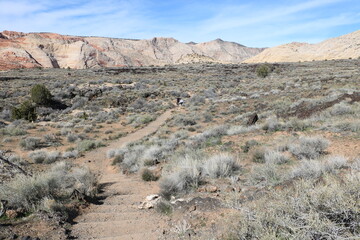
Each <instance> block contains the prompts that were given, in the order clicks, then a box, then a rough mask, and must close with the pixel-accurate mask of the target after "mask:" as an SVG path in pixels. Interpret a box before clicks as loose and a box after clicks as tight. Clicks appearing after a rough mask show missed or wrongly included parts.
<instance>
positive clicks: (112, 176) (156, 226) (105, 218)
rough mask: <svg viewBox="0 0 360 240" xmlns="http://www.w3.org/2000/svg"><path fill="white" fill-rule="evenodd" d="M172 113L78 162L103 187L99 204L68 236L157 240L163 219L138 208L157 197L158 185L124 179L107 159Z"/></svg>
mask: <svg viewBox="0 0 360 240" xmlns="http://www.w3.org/2000/svg"><path fill="white" fill-rule="evenodd" d="M170 116H171V110H168V111H166V112H165V113H163V114H162V115H160V116H159V117H158V118H157V119H156V120H155V121H153V122H151V123H150V124H149V125H148V126H146V127H144V128H142V129H140V130H138V131H136V132H134V133H131V134H129V135H127V136H125V137H123V138H120V139H118V140H116V141H114V142H112V143H111V144H109V146H107V147H104V148H100V149H96V150H94V151H91V152H88V153H86V155H85V156H84V157H83V158H81V159H79V164H82V165H83V164H84V165H86V166H88V167H89V168H90V169H92V170H94V171H99V173H100V184H101V185H102V186H103V187H104V188H103V191H104V192H103V193H101V196H100V197H103V198H105V199H104V200H103V201H102V202H101V203H100V204H91V205H90V207H89V208H88V209H86V210H85V212H84V214H82V215H80V216H79V217H77V218H76V219H75V220H74V221H75V222H76V224H75V225H74V226H73V229H72V233H71V235H72V236H73V237H74V238H76V239H109V240H110V239H111V240H115V239H116V240H120V239H121V240H126V239H136V240H137V239H138V240H140V239H141V240H143V239H158V238H159V237H160V236H161V234H162V231H163V229H164V226H166V218H165V217H163V216H161V215H159V214H157V213H154V211H148V210H139V209H138V205H139V203H140V202H141V201H143V200H144V198H145V197H146V196H147V195H150V194H154V193H158V190H159V189H158V184H157V183H153V182H144V181H143V180H141V178H140V177H139V176H138V175H130V176H127V175H124V174H122V173H120V171H119V169H117V168H116V167H113V166H111V161H110V159H107V158H106V153H107V151H108V150H109V149H113V148H120V147H122V146H124V145H126V144H127V143H130V142H134V141H137V140H140V139H141V138H143V137H146V136H147V135H149V134H152V133H154V132H155V131H156V130H157V129H158V128H159V127H160V126H161V125H163V124H164V123H165V121H166V120H167V119H168V118H170Z"/></svg>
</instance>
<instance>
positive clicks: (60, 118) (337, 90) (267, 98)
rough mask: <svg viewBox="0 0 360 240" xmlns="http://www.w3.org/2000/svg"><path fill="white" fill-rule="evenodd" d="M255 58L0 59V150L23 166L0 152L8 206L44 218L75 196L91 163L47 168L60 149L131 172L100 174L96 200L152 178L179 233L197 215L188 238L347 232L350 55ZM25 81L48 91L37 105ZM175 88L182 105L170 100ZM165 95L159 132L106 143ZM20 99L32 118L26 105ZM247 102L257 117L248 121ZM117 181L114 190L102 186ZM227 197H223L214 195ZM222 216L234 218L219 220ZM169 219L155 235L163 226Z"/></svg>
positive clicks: (353, 147)
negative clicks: (4, 63) (114, 64)
mask: <svg viewBox="0 0 360 240" xmlns="http://www.w3.org/2000/svg"><path fill="white" fill-rule="evenodd" d="M263 65H265V66H266V67H267V69H268V72H267V76H257V67H258V68H260V66H262V65H257V64H239V65H237V64H226V65H220V64H215V63H211V64H210V63H209V64H179V65H175V66H161V67H132V68H127V67H122V68H111V69H110V68H109V69H108V68H104V69H83V70H75V69H71V70H66V69H55V70H54V69H42V70H41V72H40V70H37V69H33V70H26V69H24V70H21V71H19V70H11V71H9V72H0V75H1V76H0V77H4V79H6V78H9V77H10V78H9V79H10V80H6V81H2V85H1V86H0V102H1V104H0V105H1V106H0V148H1V152H0V154H3V153H4V154H5V155H7V156H8V157H7V158H6V159H7V160H8V161H9V162H10V163H13V164H16V165H17V166H18V167H20V168H21V169H23V170H24V171H25V172H28V173H29V174H32V175H33V177H30V176H27V177H25V176H24V177H21V176H22V174H21V173H20V170H17V171H14V170H12V169H11V168H10V167H8V165H6V164H3V162H0V164H1V166H4V167H3V168H0V181H1V182H2V185H1V189H2V190H1V191H3V192H4V193H6V195H4V196H6V199H10V200H11V202H12V203H11V205H9V208H10V209H11V210H15V211H17V210H18V209H24V208H25V207H24V206H25V205H26V212H27V213H26V214H28V213H29V212H37V213H41V214H44V215H43V216H44V219H46V216H45V215H46V214H49V215H53V214H55V215H56V214H60V215H62V216H64V215H65V214H66V212H67V211H68V210H67V209H68V207H69V206H70V207H71V206H73V204H75V205H76V206H78V205H77V204H80V203H82V202H83V201H84V198H82V197H83V196H85V195H84V194H83V193H81V194H79V193H78V192H77V191H78V190H79V189H82V187H81V186H83V185H82V182H85V185H88V184H87V183H86V182H87V181H88V180H89V181H90V182H91V181H92V180H91V179H92V176H93V175H92V174H90V175H87V177H85V176H84V177H78V173H75V172H76V171H80V170H74V169H79V167H76V166H71V167H69V168H68V167H61V169H62V170H59V171H58V170H51V169H52V168H53V167H55V166H58V164H60V161H61V160H62V159H64V160H65V161H67V162H73V161H74V159H75V158H78V157H79V156H85V158H84V159H85V161H83V159H79V162H82V163H83V164H84V165H89V166H90V167H93V168H94V169H95V170H96V171H98V170H101V169H102V168H103V167H104V166H103V165H101V164H99V163H98V161H100V162H101V161H109V162H111V163H112V164H113V166H112V168H114V169H119V171H122V172H123V173H126V175H129V176H124V177H129V178H131V182H127V184H126V185H124V184H113V185H109V186H108V185H106V186H105V188H104V189H103V190H104V191H105V193H104V196H105V195H106V196H109V197H108V198H107V199H104V200H103V199H102V198H99V200H98V201H99V203H101V202H104V206H105V207H108V206H107V204H108V203H110V204H112V202H116V203H118V202H119V201H118V200H119V199H120V198H121V199H125V198H126V197H127V191H129V190H131V191H133V190H134V191H137V189H136V187H137V186H136V187H134V186H135V185H136V184H139V185H143V186H141V189H143V188H142V187H145V186H146V187H147V186H156V185H159V186H160V195H161V196H162V197H163V198H162V199H161V200H160V201H159V202H158V203H157V204H156V206H155V208H156V210H157V211H159V212H161V213H163V214H167V215H168V214H171V213H172V212H173V213H174V214H173V215H172V216H171V219H170V220H169V223H170V224H171V225H173V226H175V225H176V224H174V222H173V221H177V220H180V219H181V218H186V221H187V223H189V224H182V225H181V224H179V228H183V229H182V230H179V229H178V230H176V231H178V232H181V234H182V233H183V232H186V234H185V235H186V237H188V234H193V233H192V232H191V231H192V230H189V226H195V227H194V233H196V236H195V235H191V236H189V238H190V237H191V238H199V239H211V238H214V239H222V237H223V236H225V235H226V234H227V233H231V234H232V235H231V236H229V239H252V238H258V239H337V238H339V239H340V238H344V239H345V238H356V237H357V235H359V233H358V232H356V231H358V229H359V226H358V224H357V223H358V222H359V220H358V215H359V214H358V210H357V209H356V206H357V205H356V203H357V202H358V199H357V195H356V194H354V193H356V191H355V189H356V187H357V185H356V184H357V182H356V181H355V180H354V179H352V180H348V177H350V176H357V175H358V171H359V169H360V161H359V159H358V155H359V154H360V152H359V151H360V150H359V148H357V146H358V145H359V133H360V122H359V116H360V104H359V101H360V98H359V96H360V95H359V92H360V88H359V85H358V82H359V80H360V74H359V72H358V60H336V61H327V62H325V61H323V62H321V61H316V62H301V63H300V64H299V63H279V64H278V63H274V64H263ZM68 73H70V74H71V75H68ZM40 75H41V77H39V76H40ZM64 76H65V77H64ZM32 79H36V82H35V81H33V80H32ZM269 79H271V81H269ZM35 84H41V85H43V86H46V87H45V88H42V89H43V90H41V91H39V92H43V93H45V94H43V95H42V94H39V96H41V95H42V96H45V97H40V98H41V99H45V101H40V102H38V103H37V104H35V103H34V101H33V102H31V101H29V99H32V97H31V96H29V91H28V89H29V88H31V87H33V86H35ZM44 89H47V91H46V90H44ZM50 92H51V94H50ZM30 95H31V94H30ZM178 97H181V98H182V99H184V100H185V104H184V105H182V106H176V98H178ZM46 99H47V100H46ZM22 103H24V106H25V105H26V108H24V109H27V110H26V111H23V112H24V113H21V114H19V116H20V117H19V119H11V109H12V108H13V107H14V106H15V107H16V109H21V106H22ZM35 107H36V108H35ZM170 108H171V109H172V111H171V117H170V118H169V119H168V121H166V122H165V123H163V125H162V126H161V127H160V128H159V130H158V131H157V132H155V133H153V134H151V135H149V136H147V137H145V138H143V139H141V140H138V141H136V142H133V143H130V144H128V145H127V146H125V147H123V145H122V144H123V143H124V141H127V140H128V138H124V139H121V140H120V141H119V145H115V144H113V142H114V141H116V139H119V138H121V137H123V136H125V135H127V134H132V133H134V132H136V133H135V135H134V136H137V135H136V134H137V131H139V132H141V131H142V130H141V128H143V127H145V126H146V125H147V124H149V123H150V122H151V121H153V120H155V119H156V118H157V117H158V116H159V115H160V114H161V113H162V112H163V111H164V110H166V109H170ZM28 109H30V110H31V111H28ZM19 112H21V111H20V110H19V111H18V113H19ZM29 112H30V116H31V115H32V113H35V114H36V117H30V118H28V117H27V116H28V115H29ZM254 114H257V115H258V120H257V122H256V123H255V124H254V125H251V124H252V123H251V119H250V116H251V115H254ZM131 138H132V137H129V139H131ZM135 138H136V139H137V137H135ZM330 142H331V144H330ZM103 144H106V145H108V146H114V147H112V148H114V149H112V150H109V151H108V152H107V158H108V159H107V160H105V158H104V159H102V158H100V159H99V160H96V161H92V159H90V158H91V157H88V156H91V155H92V153H93V152H92V151H100V152H101V153H103V151H104V150H105V149H106V150H107V148H101V149H96V148H98V147H100V146H102V145H103ZM116 146H118V148H117V147H116ZM332 154H336V156H334V155H332ZM103 156H105V154H103ZM341 156H346V158H345V157H341ZM87 160H89V161H87ZM90 160H91V161H90ZM61 164H63V163H61ZM67 164H68V163H67ZM67 164H65V165H67ZM105 165H106V167H107V166H108V165H107V164H105ZM9 166H10V165H9ZM99 166H101V169H97V168H98V167H99ZM64 169H66V170H64ZM50 172H51V174H50ZM48 174H49V175H48ZM119 174H120V173H119ZM80 175H81V174H80ZM85 175H86V174H85ZM51 176H56V177H51ZM122 177H123V176H121V178H122ZM22 178H24V179H26V180H21V181H20V180H18V179H22ZM157 178H159V181H158V182H143V180H144V181H155V180H157ZM59 179H61V181H62V182H60V180H59ZM69 179H70V180H69ZM74 179H75V180H74ZM77 179H78V180H79V181H80V182H76V181H78V180H77ZM142 179H143V180H142ZM13 181H17V183H16V184H15V183H13ZM347 181H349V182H347ZM74 182H76V183H74ZM134 182H135V183H136V184H135V185H134ZM12 184H13V185H12ZM349 184H354V186H350V185H349ZM90 185H91V184H90ZM5 186H6V190H5V188H4V187H5ZM8 186H13V188H11V189H10V187H8ZM53 186H54V187H53ZM117 186H121V190H119V192H120V194H119V195H108V194H109V192H106V191H108V189H112V188H114V187H117ZM349 186H350V187H349ZM130 188H131V189H130ZM347 188H348V189H347ZM350 188H351V189H352V190H351V189H350ZM30 189H32V190H30ZM74 189H75V190H76V191H75V190H74ZM154 189H155V188H154ZM151 190H152V188H151ZM79 191H80V190H79ZM81 191H82V190H81ZM81 191H80V192H81ZM122 191H124V192H122ZM351 191H353V192H351ZM3 192H1V193H0V194H1V196H3V195H2V193H3ZM74 192H75V193H74ZM114 192H115V191H114ZM14 193H17V194H18V195H16V194H14ZM72 193H74V194H72ZM123 193H124V194H125V195H124V194H123ZM152 193H156V191H155V192H152ZM330 193H331V194H330ZM338 193H339V194H338ZM350 193H353V194H352V195H351V196H350ZM26 194H28V195H29V199H27V198H26V197H24V196H26ZM71 194H72V197H71V199H70V198H69V195H71ZM88 195H92V194H88ZM17 196H20V197H19V200H14V199H17V198H18V197H17ZM331 196H332V198H331ZM1 198H3V197H1ZM85 198H86V199H89V198H90V196H87V195H86V197H85ZM113 198H114V199H113ZM115 198H116V201H113V200H115ZM21 199H22V200H23V201H24V205H21V203H20V202H19V201H21ZM76 199H79V200H80V201H77V200H76ZM165 199H169V201H167V200H165ZM182 199H183V200H182ZM0 200H1V199H0ZM14 202H15V204H14ZM121 203H122V204H126V201H123V200H121ZM215 203H216V204H215ZM224 205H226V206H228V208H226V209H225V210H224V209H223V208H221V207H219V206H224ZM21 206H22V207H21ZM100 207H102V206H100ZM122 207H125V205H124V206H121V208H122ZM133 207H134V206H133V205H132V206H131V208H133ZM180 209H181V210H180ZM118 213H119V212H117V214H118ZM184 213H189V215H186V214H184ZM190 213H191V214H190ZM205 213H206V214H205ZM205 215H206V216H205ZM230 215H236V217H235V218H231V219H230V217H229V216H230ZM22 216H24V215H20V218H21V217H22ZM154 216H156V215H154ZM188 216H191V218H187V217H188ZM26 219H28V218H26ZM29 219H30V222H31V218H29ZM52 219H57V218H52ZM234 219H235V220H234ZM3 220H4V219H1V220H0V221H3ZM18 220H22V219H16V220H14V221H18ZM240 220H241V222H240ZM5 221H6V224H9V223H10V224H11V223H12V222H11V220H10V219H8V218H6V220H5ZM99 221H100V219H99ZM20 222H21V221H20ZM213 222H215V223H216V224H212V223H213ZM229 222H232V223H235V222H238V223H239V225H237V226H232V229H231V231H227V232H224V231H223V228H222V226H223V225H229V224H228V223H229ZM20 224H21V223H20ZM65 225H66V224H65ZM22 226H23V225H22ZM31 227H32V226H31V225H29V229H30V228H31ZM5 228H8V225H6V227H5ZM15 228H17V226H16V227H15ZM174 229H175V227H174ZM168 232H169V231H168V229H166V231H165V234H164V236H163V237H164V238H166V239H167V238H168V239H172V238H171V237H170V236H168V235H167V233H168ZM205 233H206V234H205ZM181 234H180V235H181ZM356 234H357V235H356ZM180 235H179V236H180ZM185 235H181V237H183V238H185ZM210 235H211V236H210ZM176 236H178V235H177V234H176ZM71 237H72V236H71ZM231 237H232V238H231ZM0 238H1V233H0ZM59 239H60V238H59Z"/></svg>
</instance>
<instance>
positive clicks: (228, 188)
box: [225, 186, 242, 192]
mask: <svg viewBox="0 0 360 240" xmlns="http://www.w3.org/2000/svg"><path fill="white" fill-rule="evenodd" d="M241 191H242V189H241V187H232V186H227V187H226V189H225V192H241Z"/></svg>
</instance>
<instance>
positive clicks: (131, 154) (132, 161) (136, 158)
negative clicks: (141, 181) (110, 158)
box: [121, 145, 146, 173]
mask: <svg viewBox="0 0 360 240" xmlns="http://www.w3.org/2000/svg"><path fill="white" fill-rule="evenodd" d="M145 149H146V146H144V145H136V146H134V147H132V148H131V150H130V151H127V152H125V154H124V158H123V160H122V162H121V167H122V170H123V171H124V172H130V173H133V172H137V171H138V170H139V169H140V167H141V166H142V161H141V155H142V154H143V152H144V150H145Z"/></svg>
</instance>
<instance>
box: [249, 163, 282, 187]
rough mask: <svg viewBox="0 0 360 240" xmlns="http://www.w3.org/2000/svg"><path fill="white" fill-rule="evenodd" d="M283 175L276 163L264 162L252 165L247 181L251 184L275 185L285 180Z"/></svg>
mask: <svg viewBox="0 0 360 240" xmlns="http://www.w3.org/2000/svg"><path fill="white" fill-rule="evenodd" d="M285 176H286V175H285V173H284V171H282V169H280V168H279V166H278V165H277V164H276V163H274V162H266V163H265V164H262V165H256V166H254V167H252V169H251V174H250V176H249V179H248V182H249V184H251V185H258V184H260V185H267V186H275V185H278V184H280V183H282V182H283V181H284V180H286V178H285Z"/></svg>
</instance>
